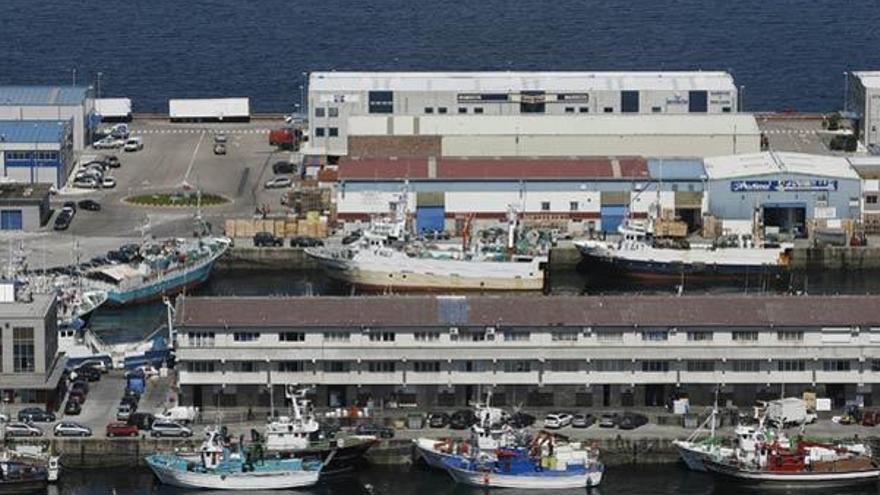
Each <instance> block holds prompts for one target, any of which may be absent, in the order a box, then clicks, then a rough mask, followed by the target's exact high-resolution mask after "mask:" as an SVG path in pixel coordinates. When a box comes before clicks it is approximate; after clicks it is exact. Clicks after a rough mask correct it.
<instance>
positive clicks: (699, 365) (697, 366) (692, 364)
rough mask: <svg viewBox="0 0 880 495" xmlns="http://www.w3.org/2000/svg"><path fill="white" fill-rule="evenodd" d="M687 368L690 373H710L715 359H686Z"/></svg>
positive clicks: (713, 367) (713, 369) (713, 368)
mask: <svg viewBox="0 0 880 495" xmlns="http://www.w3.org/2000/svg"><path fill="white" fill-rule="evenodd" d="M686 366H687V370H688V371H689V372H691V373H711V372H713V371H715V361H712V360H708V359H694V360H688V362H687V365H686Z"/></svg>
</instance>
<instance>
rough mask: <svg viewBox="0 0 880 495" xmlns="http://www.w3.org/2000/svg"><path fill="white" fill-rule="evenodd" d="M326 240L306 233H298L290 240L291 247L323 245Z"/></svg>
mask: <svg viewBox="0 0 880 495" xmlns="http://www.w3.org/2000/svg"><path fill="white" fill-rule="evenodd" d="M323 245H324V241H322V240H321V239H315V238H314V237H309V236H305V235H298V236H296V237H294V238H293V239H291V240H290V247H316V246H323Z"/></svg>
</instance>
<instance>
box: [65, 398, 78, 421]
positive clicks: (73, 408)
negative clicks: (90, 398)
mask: <svg viewBox="0 0 880 495" xmlns="http://www.w3.org/2000/svg"><path fill="white" fill-rule="evenodd" d="M81 412H82V404H80V403H79V401H78V400H76V398H75V397H71V398H69V399H67V404H65V405H64V414H65V415H66V416H77V415H78V414H79V413H81Z"/></svg>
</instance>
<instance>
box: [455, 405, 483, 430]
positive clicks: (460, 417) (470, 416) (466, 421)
mask: <svg viewBox="0 0 880 495" xmlns="http://www.w3.org/2000/svg"><path fill="white" fill-rule="evenodd" d="M476 422H477V417H476V415H475V414H474V412H473V411H472V410H470V409H462V410H460V411H455V412H454V413H452V416H450V417H449V427H450V428H452V429H453V430H465V429H468V428H470V427H471V425H473V424H474V423H476Z"/></svg>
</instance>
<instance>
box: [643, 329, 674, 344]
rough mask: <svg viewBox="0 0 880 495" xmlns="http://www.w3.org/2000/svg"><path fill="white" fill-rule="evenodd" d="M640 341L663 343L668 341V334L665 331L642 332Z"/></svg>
mask: <svg viewBox="0 0 880 495" xmlns="http://www.w3.org/2000/svg"><path fill="white" fill-rule="evenodd" d="M642 340H645V341H648V342H664V341H667V340H669V332H667V331H666V330H650V331H646V332H642Z"/></svg>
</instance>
